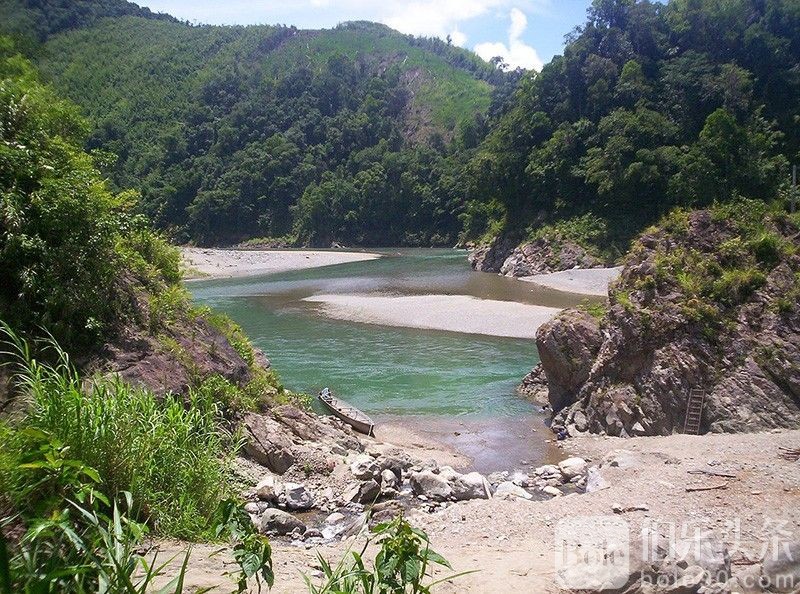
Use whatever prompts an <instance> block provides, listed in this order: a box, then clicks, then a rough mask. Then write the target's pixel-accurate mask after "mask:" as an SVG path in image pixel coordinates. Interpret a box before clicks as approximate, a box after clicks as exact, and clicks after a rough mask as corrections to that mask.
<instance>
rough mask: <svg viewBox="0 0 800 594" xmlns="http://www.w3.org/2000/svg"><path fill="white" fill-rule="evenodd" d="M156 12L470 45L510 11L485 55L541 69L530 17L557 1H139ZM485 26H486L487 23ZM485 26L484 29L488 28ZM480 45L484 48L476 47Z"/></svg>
mask: <svg viewBox="0 0 800 594" xmlns="http://www.w3.org/2000/svg"><path fill="white" fill-rule="evenodd" d="M137 1H138V3H139V4H142V5H145V6H148V7H150V8H151V9H153V10H156V11H164V12H167V13H170V14H173V15H175V16H177V17H179V18H185V19H188V20H190V21H196V22H201V23H210V24H235V23H236V24H244V23H284V24H294V25H297V26H298V27H300V28H304V27H311V28H317V27H331V26H335V25H336V24H337V23H340V22H342V21H347V20H353V21H354V20H369V21H377V22H380V23H384V24H386V25H388V26H390V27H392V28H394V29H397V30H398V31H401V32H402V33H408V34H411V35H419V36H425V37H439V38H441V39H446V38H447V36H448V35H450V37H451V39H452V41H453V44H455V45H459V46H463V47H466V45H467V35H466V34H465V33H464V31H465V30H467V31H470V33H471V34H472V36H473V37H474V36H476V33H475V32H474V26H475V24H476V23H479V24H480V26H481V27H482V29H481V31H480V33H482V34H483V35H484V38H485V36H486V35H489V33H488V32H487V30H491V29H493V28H494V25H495V24H496V20H495V19H496V17H497V15H498V13H499V14H503V13H505V12H506V11H509V10H510V16H511V26H510V28H509V42H508V46H506V45H505V44H503V43H482V44H478V45H477V46H476V47H475V51H476V52H477V53H478V54H480V55H481V56H482V57H484V58H485V57H486V56H488V57H489V58H491V57H493V56H496V55H502V56H503V57H504V58H505V60H506V61H507V62H508V63H509V64H510V65H512V66H514V67H516V66H518V65H520V66H523V67H526V68H531V67H534V68H541V60H539V58H538V55H537V54H536V51H535V50H534V49H533V48H532V47H530V46H528V45H525V43H524V42H523V40H522V35H523V34H524V32H525V30H526V28H527V18H526V16H525V13H523V12H522V11H523V10H524V11H525V12H526V13H527V14H530V15H542V14H547V13H549V12H552V10H553V6H554V2H553V0H380V1H376V0H296V1H291V0H290V1H288V2H287V0H226V1H225V2H218V1H217V0H137ZM484 25H486V26H485V27H484ZM484 29H486V30H484ZM478 48H481V50H480V51H478Z"/></svg>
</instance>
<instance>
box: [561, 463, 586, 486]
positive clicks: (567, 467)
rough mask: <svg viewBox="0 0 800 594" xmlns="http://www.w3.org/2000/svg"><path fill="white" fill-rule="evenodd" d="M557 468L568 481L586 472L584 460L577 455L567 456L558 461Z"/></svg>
mask: <svg viewBox="0 0 800 594" xmlns="http://www.w3.org/2000/svg"><path fill="white" fill-rule="evenodd" d="M558 469H559V470H560V471H561V474H562V475H563V476H564V479H565V480H567V481H568V480H571V479H572V478H574V477H576V476H579V475H581V474H583V473H584V472H586V460H584V459H583V458H577V457H573V458H567V459H566V460H562V461H561V462H559V463H558Z"/></svg>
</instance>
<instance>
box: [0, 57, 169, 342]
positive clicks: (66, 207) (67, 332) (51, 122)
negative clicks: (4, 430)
mask: <svg viewBox="0 0 800 594" xmlns="http://www.w3.org/2000/svg"><path fill="white" fill-rule="evenodd" d="M87 129H88V126H87V124H86V122H85V121H84V120H83V119H82V118H80V117H79V116H78V115H77V108H76V107H75V106H74V105H72V104H70V103H67V102H65V101H62V100H60V99H58V98H57V97H56V96H55V95H54V94H53V92H52V90H51V89H50V88H49V87H47V86H44V85H42V84H41V83H40V82H39V81H38V79H37V75H36V73H35V72H34V70H33V69H32V67H31V65H30V64H29V63H27V62H26V61H25V60H23V59H22V58H20V57H19V56H13V55H12V56H7V55H4V54H3V53H0V140H2V142H0V231H2V232H0V312H2V314H3V317H4V318H5V319H6V320H7V321H8V322H9V323H11V324H13V326H14V327H15V328H17V329H19V330H20V331H21V332H23V333H25V334H28V335H31V334H37V333H39V332H40V331H41V329H42V328H47V329H48V331H49V332H51V333H52V334H53V336H54V337H56V338H57V339H58V341H59V342H60V343H61V344H62V345H63V346H64V347H65V348H67V349H70V350H89V349H91V348H92V347H94V346H96V345H97V343H98V342H100V341H101V340H103V339H104V338H107V337H108V336H109V335H111V334H112V333H113V332H114V331H115V330H116V329H117V327H118V326H119V325H120V324H122V323H124V322H125V321H126V319H127V318H128V317H129V316H130V315H131V313H132V311H131V310H132V308H131V306H130V301H131V295H130V293H131V287H130V286H129V285H125V283H124V282H123V281H124V279H123V277H125V276H126V274H129V273H132V275H133V276H134V277H135V279H132V280H135V281H136V282H138V283H143V284H144V285H145V286H146V287H148V288H149V289H150V290H151V291H154V292H157V291H160V290H162V289H163V288H164V287H165V286H167V285H169V284H172V283H176V282H177V280H178V279H179V277H180V274H179V271H178V268H177V263H178V255H177V253H176V252H175V251H174V250H173V249H172V248H170V247H169V246H167V245H166V243H165V242H164V241H163V240H162V239H160V238H159V237H157V236H154V235H153V234H152V233H151V232H150V231H148V230H147V228H146V226H145V223H144V221H143V220H142V219H141V218H140V217H137V216H135V215H134V214H133V209H134V206H135V202H136V195H135V193H131V192H120V193H118V194H114V193H113V192H112V191H110V189H109V188H108V187H107V185H106V183H105V182H104V181H103V178H102V177H101V175H100V173H99V171H98V170H97V168H96V163H95V161H94V158H93V157H92V156H91V155H89V154H88V153H86V152H85V151H84V150H83V148H82V146H83V144H84V141H85V138H86V133H87Z"/></svg>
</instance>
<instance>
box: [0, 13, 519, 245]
mask: <svg viewBox="0 0 800 594" xmlns="http://www.w3.org/2000/svg"><path fill="white" fill-rule="evenodd" d="M6 1H9V0H6ZM15 1H17V2H18V3H19V4H20V6H22V5H23V4H24V5H26V6H27V7H28V8H27V9H25V10H22V9H20V10H18V11H17V12H20V11H21V12H22V14H30V15H32V16H31V17H30V18H31V20H38V21H46V22H49V15H51V14H54V13H56V12H58V11H60V10H61V8H62V7H61V4H59V3H57V2H54V1H51V2H49V3H46V4H48V5H46V6H44V8H41V7H39V6H38V3H34V2H33V1H32V0H15ZM89 4H91V3H89ZM106 5H108V6H106ZM104 7H105V8H106V9H107V12H108V16H109V18H105V19H100V20H97V19H86V25H85V26H84V27H83V28H74V27H70V28H69V29H70V30H69V31H66V32H59V31H63V29H64V27H58V28H55V29H53V30H51V33H56V34H55V35H50V36H49V37H46V40H45V43H44V45H42V46H41V47H39V48H38V50H37V51H36V52H35V55H36V60H37V65H38V66H39V67H40V68H41V70H42V72H43V74H44V76H46V77H47V78H48V79H49V80H51V81H52V82H53V84H54V85H55V86H56V88H57V89H59V90H60V91H62V92H64V93H65V94H66V95H67V96H68V97H70V98H71V99H72V100H74V101H75V102H77V103H78V104H79V105H81V106H82V108H83V109H84V111H85V113H86V115H87V116H88V117H89V118H90V119H91V120H92V122H93V123H94V124H95V126H94V129H93V130H92V132H91V135H90V137H89V139H88V145H87V146H88V148H90V149H92V150H95V149H101V150H103V151H107V152H110V153H114V154H116V155H117V156H118V160H117V161H116V162H115V163H114V162H113V161H109V163H110V164H111V166H110V167H109V168H107V169H105V170H104V172H105V173H107V174H108V175H109V176H110V178H111V180H112V181H113V183H114V184H115V185H116V186H117V187H134V188H137V189H139V190H140V192H141V194H142V203H141V205H142V209H143V211H144V213H145V214H146V215H148V217H150V218H151V219H152V221H153V222H154V224H155V225H157V226H158V227H160V228H162V229H166V230H168V231H169V232H170V234H171V235H172V236H173V237H174V238H175V239H177V240H179V241H187V240H194V241H197V242H200V243H207V244H208V243H215V244H219V243H222V244H224V243H234V242H238V241H241V240H245V239H249V238H253V237H278V238H281V237H282V238H284V240H286V241H301V242H306V243H314V244H316V245H329V244H330V242H332V241H338V242H341V243H360V244H372V245H375V244H390V243H391V244H395V243H406V244H419V245H429V244H448V243H449V244H452V243H454V242H455V241H456V239H457V236H458V232H459V229H460V224H459V221H458V218H457V216H458V214H459V212H460V210H459V209H460V207H461V205H463V191H462V190H460V189H459V188H457V187H456V186H455V184H454V180H456V179H457V176H454V175H453V174H452V170H453V168H454V167H458V166H459V163H458V162H456V161H453V157H452V155H451V154H450V153H451V152H452V151H450V150H448V149H447V148H446V147H447V145H449V144H451V141H452V140H453V139H454V138H459V139H461V138H470V140H468V142H470V143H471V144H472V145H473V146H475V145H477V143H478V142H479V140H480V137H481V136H482V134H483V130H482V129H481V125H482V120H481V117H482V114H484V113H485V112H486V111H487V109H488V108H489V106H490V102H491V93H492V85H494V84H498V83H502V82H503V81H505V79H506V75H504V74H503V73H502V72H500V71H499V70H498V69H496V68H494V67H493V66H491V65H489V64H487V63H485V62H483V61H482V60H481V59H480V58H478V57H477V56H475V55H474V54H472V53H470V52H467V51H465V50H462V49H460V48H456V47H453V46H451V45H449V44H447V43H445V42H442V41H438V40H431V39H415V38H413V37H410V36H405V35H401V34H399V33H397V32H395V31H392V30H391V29H388V28H387V27H384V26H381V25H376V24H373V23H362V22H355V23H348V24H345V25H342V26H340V27H339V28H337V29H334V30H330V31H299V30H297V29H295V28H293V27H284V26H274V27H267V26H263V27H261V26H259V27H208V26H201V27H194V26H191V25H189V24H186V23H179V22H175V21H169V20H164V19H162V18H155V17H154V15H146V14H138V13H137V12H136V11H135V10H133V9H131V10H129V11H128V12H127V14H126V15H124V16H119V7H118V6H117V3H115V2H112V1H111V0H103V2H100V3H97V4H96V6H95V12H94V13H93V14H95V13H98V12H99V11H102V10H103V9H104ZM83 8H84V7H82V5H81V6H76V8H75V12H76V14H74V15H72V16H71V17H70V18H71V19H72V20H75V19H78V20H80V19H81V18H84V17H83V16H82V15H83V13H84V12H85V11H84V10H83ZM462 160H463V159H462ZM342 192H346V193H347V196H342V195H341V194H342ZM320 209H323V210H325V213H324V216H322V215H321V213H320V212H319V210H320Z"/></svg>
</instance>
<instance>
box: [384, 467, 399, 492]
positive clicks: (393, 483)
mask: <svg viewBox="0 0 800 594" xmlns="http://www.w3.org/2000/svg"><path fill="white" fill-rule="evenodd" d="M380 476H381V486H382V487H383V488H385V489H396V488H397V487H398V485H399V483H400V481H399V480H398V479H397V475H396V474H395V473H394V472H392V471H391V470H389V469H388V468H387V469H386V470H382V471H381V475H380Z"/></svg>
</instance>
